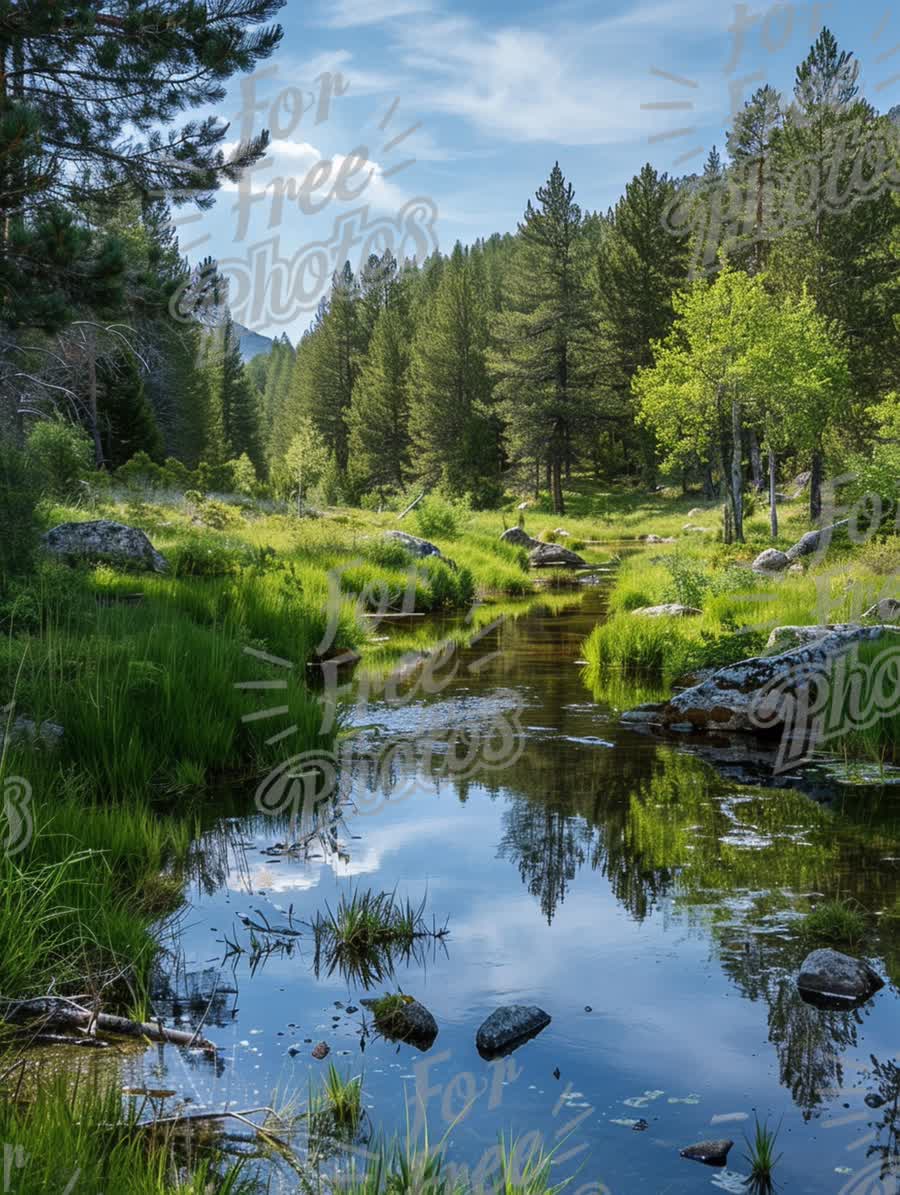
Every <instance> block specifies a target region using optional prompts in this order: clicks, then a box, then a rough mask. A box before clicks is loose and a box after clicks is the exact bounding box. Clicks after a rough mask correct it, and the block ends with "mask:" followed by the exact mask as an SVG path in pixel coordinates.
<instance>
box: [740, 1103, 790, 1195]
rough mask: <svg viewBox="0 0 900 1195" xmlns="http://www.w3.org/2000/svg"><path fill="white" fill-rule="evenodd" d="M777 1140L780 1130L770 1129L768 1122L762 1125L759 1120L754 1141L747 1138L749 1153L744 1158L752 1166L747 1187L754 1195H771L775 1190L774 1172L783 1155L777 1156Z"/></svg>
mask: <svg viewBox="0 0 900 1195" xmlns="http://www.w3.org/2000/svg"><path fill="white" fill-rule="evenodd" d="M777 1139H778V1129H770V1128H769V1125H768V1122H766V1123H765V1124H760V1123H759V1119H757V1120H756V1127H755V1131H754V1134H753V1140H752V1141H751V1140H750V1139H749V1138H746V1137H745V1140H746V1142H747V1149H748V1152H747V1153H746V1154H745V1155H744V1157H745V1159H746V1161H747V1162H748V1163H749V1165H750V1177H749V1179H748V1181H747V1187H748V1190H750V1191H751V1192H753V1195H771V1192H772V1191H774V1189H775V1188H774V1184H773V1181H772V1171H773V1170H774V1169H775V1167H776V1165H777V1164H778V1161H779V1159H780V1158H781V1154H778V1155H777V1156H776V1154H775V1142H776V1141H777Z"/></svg>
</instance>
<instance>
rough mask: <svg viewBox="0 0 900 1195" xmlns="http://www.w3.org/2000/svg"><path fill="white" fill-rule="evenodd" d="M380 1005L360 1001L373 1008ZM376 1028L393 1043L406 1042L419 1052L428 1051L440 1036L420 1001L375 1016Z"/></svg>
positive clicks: (368, 1001) (436, 1025) (430, 1016)
mask: <svg viewBox="0 0 900 1195" xmlns="http://www.w3.org/2000/svg"><path fill="white" fill-rule="evenodd" d="M376 1003H378V1001H374V1000H360V1004H365V1005H367V1006H368V1007H370V1008H371V1007H373V1005H375V1004H376ZM375 1028H376V1029H377V1030H378V1032H379V1033H380V1034H382V1036H383V1037H388V1038H391V1039H392V1040H393V1041H402V1042H406V1043H407V1044H408V1045H410V1046H415V1047H416V1049H417V1050H422V1051H423V1052H424V1051H425V1050H428V1049H430V1048H431V1046H432V1045H433V1044H434V1039H435V1038H436V1037H437V1035H438V1024H437V1021H436V1020H435V1019H434V1017H433V1016H432V1015H431V1013H430V1012H429V1011H428V1009H427V1008H426V1007H425V1005H424V1004H420V1003H419V1001H418V1000H410V1001H409V1003H408V1004H400V1005H398V1006H397V1007H396V1008H392V1009H391V1010H390V1011H389V1012H386V1013H382V1014H381V1015H380V1016H379V1015H377V1014H376V1016H375Z"/></svg>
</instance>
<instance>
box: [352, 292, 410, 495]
mask: <svg viewBox="0 0 900 1195" xmlns="http://www.w3.org/2000/svg"><path fill="white" fill-rule="evenodd" d="M410 335H411V329H410V324H409V320H408V318H407V316H406V313H405V311H404V310H403V307H402V305H400V304H391V305H390V306H386V307H384V308H382V310H381V313H380V315H379V316H378V318H377V320H376V322H375V327H374V330H373V332H372V336H371V339H370V340H369V349H368V353H367V354H366V359H365V363H364V365H363V367H362V369H361V370H360V373H359V377H358V379H357V383H356V386H355V387H354V390H353V401H352V403H351V405H350V411H349V415H348V425H349V430H350V445H349V451H350V457H349V460H350V464H349V472H350V476H351V479H352V484H353V487H354V488H355V490H356V492H357V493H359V494H362V493H365V492H366V491H367V490H371V489H382V488H383V487H386V486H393V487H395V488H396V489H399V488H400V487H401V486H402V485H403V481H404V477H405V475H406V473H407V470H408V466H409V429H408V420H409V394H408V378H407V371H408V368H409V344H410Z"/></svg>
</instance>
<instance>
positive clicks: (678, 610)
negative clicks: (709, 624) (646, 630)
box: [631, 602, 703, 618]
mask: <svg viewBox="0 0 900 1195" xmlns="http://www.w3.org/2000/svg"><path fill="white" fill-rule="evenodd" d="M631 613H632V614H639V615H640V616H641V617H642V618H688V617H690V616H691V615H693V614H702V613H703V611H702V610H698V609H697V607H696V606H683V605H682V604H681V602H666V603H665V604H664V605H662V606H638V608H637V609H636V610H632V611H631Z"/></svg>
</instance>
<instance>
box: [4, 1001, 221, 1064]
mask: <svg viewBox="0 0 900 1195" xmlns="http://www.w3.org/2000/svg"><path fill="white" fill-rule="evenodd" d="M0 1021H5V1022H7V1023H8V1024H11V1025H21V1024H23V1023H26V1024H27V1023H28V1022H31V1021H35V1022H37V1023H38V1024H39V1027H40V1031H41V1032H43V1031H44V1030H46V1029H88V1030H91V1032H92V1033H96V1032H101V1033H113V1034H116V1035H117V1036H120V1037H145V1038H148V1039H149V1040H150V1041H160V1042H166V1043H167V1044H169V1045H173V1046H192V1047H195V1048H197V1049H200V1050H213V1051H214V1050H216V1049H217V1047H216V1046H215V1045H214V1044H213V1042H211V1041H209V1040H208V1039H207V1038H205V1037H198V1036H197V1034H196V1033H195V1032H193V1031H190V1030H184V1029H170V1028H168V1027H167V1026H165V1025H163V1024H161V1023H160V1022H156V1023H155V1024H151V1023H150V1022H147V1021H132V1020H130V1019H129V1018H128V1017H119V1016H115V1015H114V1014H113V1013H108V1012H92V1011H91V1010H90V1009H88V1008H82V1007H81V1005H80V1004H76V1003H75V1002H74V1001H73V1000H67V999H66V998H65V996H37V997H35V998H34V999H32V1000H5V1001H3V1002H2V1003H0Z"/></svg>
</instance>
